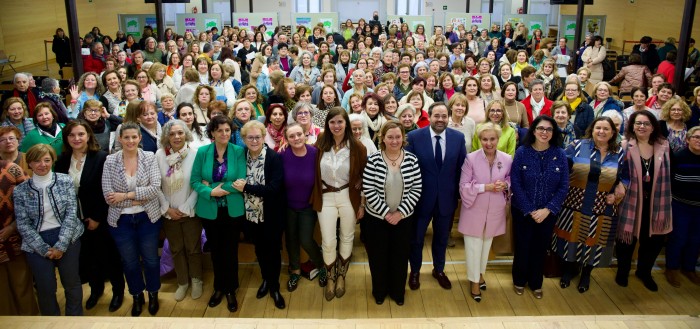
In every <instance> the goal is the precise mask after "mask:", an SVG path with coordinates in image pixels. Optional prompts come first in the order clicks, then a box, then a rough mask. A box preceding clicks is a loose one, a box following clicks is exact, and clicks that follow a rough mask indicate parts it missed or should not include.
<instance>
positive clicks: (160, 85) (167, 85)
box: [148, 63, 177, 101]
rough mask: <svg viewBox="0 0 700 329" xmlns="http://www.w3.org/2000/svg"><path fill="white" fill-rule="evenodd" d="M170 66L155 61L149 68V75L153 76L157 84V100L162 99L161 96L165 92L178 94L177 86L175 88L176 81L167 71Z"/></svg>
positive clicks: (152, 79) (152, 78)
mask: <svg viewBox="0 0 700 329" xmlns="http://www.w3.org/2000/svg"><path fill="white" fill-rule="evenodd" d="M167 69H168V68H167V67H166V66H165V65H163V64H161V63H153V65H151V68H149V69H148V77H149V78H151V81H153V84H155V86H156V88H157V89H158V92H157V93H156V95H158V96H156V97H158V98H157V99H156V101H160V98H161V96H162V95H164V94H171V95H175V94H177V88H175V83H174V82H173V79H172V78H171V77H170V76H169V75H168V74H167V73H166V70H167Z"/></svg>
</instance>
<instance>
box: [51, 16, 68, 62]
mask: <svg viewBox="0 0 700 329" xmlns="http://www.w3.org/2000/svg"><path fill="white" fill-rule="evenodd" d="M70 48H71V43H70V39H69V38H68V36H66V32H65V31H63V29H62V28H60V27H59V28H57V29H56V34H54V36H53V42H52V43H51V51H53V53H54V54H56V64H58V68H59V69H60V70H63V67H65V66H67V65H68V63H71V62H72V60H71V57H70V56H71V53H70Z"/></svg>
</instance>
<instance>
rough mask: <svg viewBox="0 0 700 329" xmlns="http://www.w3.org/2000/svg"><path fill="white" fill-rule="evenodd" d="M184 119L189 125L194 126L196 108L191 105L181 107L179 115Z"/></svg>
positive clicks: (179, 117)
mask: <svg viewBox="0 0 700 329" xmlns="http://www.w3.org/2000/svg"><path fill="white" fill-rule="evenodd" d="M177 118H178V119H180V120H182V121H183V122H184V123H185V124H186V125H187V127H192V123H193V122H194V110H193V109H192V108H191V107H189V106H184V107H182V108H181V109H180V115H179V116H178V117H177Z"/></svg>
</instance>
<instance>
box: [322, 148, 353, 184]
mask: <svg viewBox="0 0 700 329" xmlns="http://www.w3.org/2000/svg"><path fill="white" fill-rule="evenodd" d="M321 179H322V180H323V181H324V182H325V183H326V184H328V185H329V186H333V187H341V186H343V185H345V184H348V183H349V182H350V148H348V147H347V146H346V147H343V148H342V149H340V150H338V152H337V153H336V152H335V151H334V150H332V149H331V150H330V151H328V152H323V156H321Z"/></svg>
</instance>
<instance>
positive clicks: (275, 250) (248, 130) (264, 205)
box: [233, 121, 285, 309]
mask: <svg viewBox="0 0 700 329" xmlns="http://www.w3.org/2000/svg"><path fill="white" fill-rule="evenodd" d="M241 137H242V138H243V139H244V140H245V145H246V149H247V152H246V169H247V172H246V176H245V178H239V179H237V180H236V181H235V182H234V183H233V188H235V189H236V190H237V191H238V192H240V193H242V194H243V200H244V202H245V212H246V219H247V220H245V221H244V222H243V223H244V224H243V225H244V227H245V232H246V235H247V236H248V237H250V238H251V240H252V241H253V244H254V245H255V256H256V257H257V259H258V264H259V265H260V272H261V274H262V279H263V281H262V284H261V285H260V288H258V292H257V294H256V297H257V298H258V299H260V298H263V297H265V295H266V294H267V293H268V292H269V293H270V297H272V300H273V301H274V303H275V307H277V308H278V309H284V308H285V303H284V298H282V295H281V294H280V284H279V277H280V270H281V256H280V249H281V242H282V231H283V227H284V223H285V218H284V213H285V211H284V207H280V205H282V204H283V202H284V195H285V192H284V170H283V168H282V159H281V158H280V156H279V155H278V154H277V152H271V151H270V150H269V149H267V148H266V147H265V126H264V125H263V124H262V123H261V122H260V121H250V122H248V123H246V124H245V125H244V126H243V128H242V129H241Z"/></svg>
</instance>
